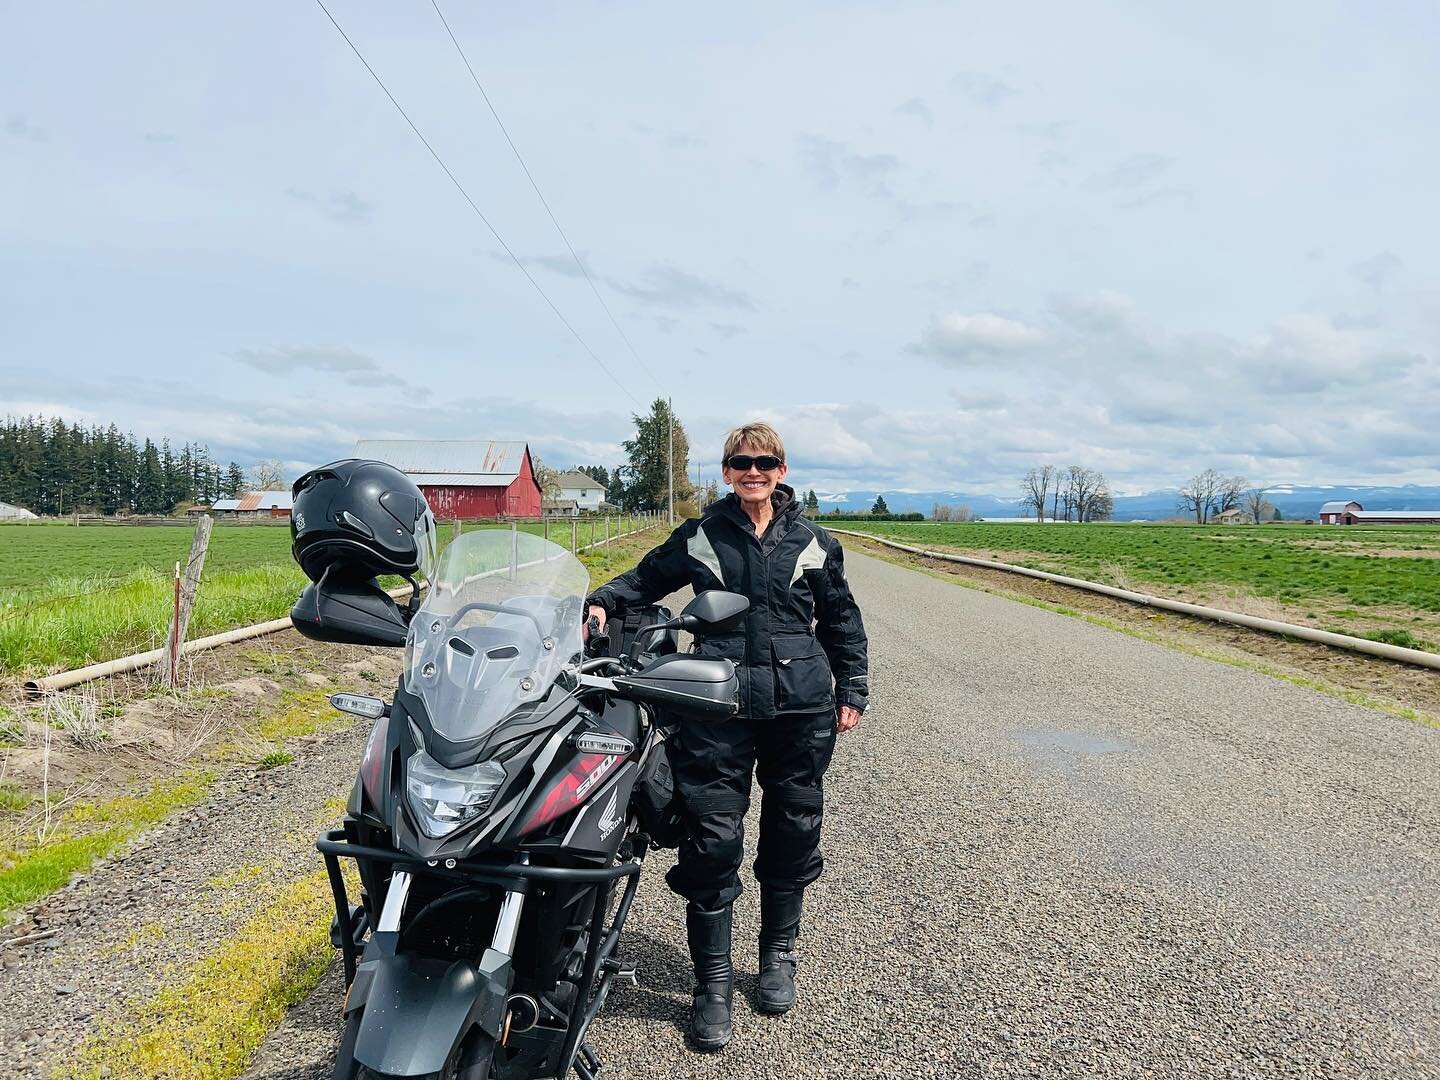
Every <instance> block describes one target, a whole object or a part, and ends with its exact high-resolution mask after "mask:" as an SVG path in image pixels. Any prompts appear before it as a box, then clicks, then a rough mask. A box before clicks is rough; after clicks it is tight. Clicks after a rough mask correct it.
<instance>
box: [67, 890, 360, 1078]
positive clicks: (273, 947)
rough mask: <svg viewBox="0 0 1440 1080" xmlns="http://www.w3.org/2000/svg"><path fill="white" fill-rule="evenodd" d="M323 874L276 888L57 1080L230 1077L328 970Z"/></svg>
mask: <svg viewBox="0 0 1440 1080" xmlns="http://www.w3.org/2000/svg"><path fill="white" fill-rule="evenodd" d="M333 914H334V906H333V903H332V901H331V899H330V886H329V882H328V881H327V879H326V877H325V873H324V872H323V871H320V872H318V873H314V874H310V875H308V876H306V877H304V878H301V879H300V880H298V881H295V882H293V883H292V884H290V885H288V886H287V887H285V888H284V889H283V890H281V892H280V893H279V895H278V896H277V897H276V899H275V900H274V901H273V902H272V903H270V904H267V905H266V906H265V908H264V909H263V910H261V911H260V912H259V913H257V914H256V915H255V916H253V917H252V918H251V919H250V920H249V921H248V922H247V923H246V924H245V925H244V926H243V927H241V929H240V931H239V932H238V933H237V934H235V935H234V936H232V937H230V938H228V939H227V940H226V941H225V942H224V944H222V945H221V946H220V947H219V948H218V949H217V950H216V951H215V952H214V953H212V954H211V955H210V956H208V957H206V958H205V959H204V960H202V961H200V962H199V963H198V964H196V965H195V966H194V967H193V968H191V969H190V971H189V972H188V973H187V974H186V975H185V976H184V977H183V978H181V979H180V980H179V981H178V982H176V983H174V984H172V985H169V986H166V987H163V988H162V989H161V990H160V991H159V992H158V993H156V994H155V995H154V996H153V997H152V998H150V999H149V1000H148V1001H145V1002H143V1003H140V1004H138V1005H134V1006H131V1007H130V1009H129V1015H128V1016H127V1017H126V1018H125V1019H123V1020H120V1021H118V1022H112V1023H110V1024H107V1025H106V1026H105V1027H104V1028H103V1029H102V1030H101V1032H100V1033H99V1034H98V1035H96V1036H95V1037H94V1038H92V1039H90V1040H89V1041H88V1042H87V1043H85V1045H84V1046H82V1047H81V1048H80V1050H79V1052H78V1054H77V1057H76V1060H75V1061H74V1062H73V1063H72V1064H71V1066H70V1067H69V1068H67V1069H65V1070H63V1072H62V1075H64V1074H68V1075H70V1076H78V1077H87V1078H89V1077H95V1078H98V1077H101V1076H112V1075H113V1076H144V1077H154V1078H156V1080H161V1078H170V1077H176V1078H179V1077H185V1078H195V1080H223V1078H228V1077H233V1076H237V1075H239V1074H240V1073H241V1072H243V1071H244V1069H245V1067H246V1065H248V1064H249V1061H250V1058H251V1057H252V1056H253V1055H254V1053H255V1051H256V1050H257V1049H258V1048H259V1047H260V1044H261V1043H262V1042H263V1041H264V1040H265V1036H266V1035H268V1034H269V1033H270V1031H271V1029H272V1028H274V1026H275V1025H276V1024H277V1023H278V1022H279V1021H280V1019H281V1017H283V1016H284V1015H285V1010H286V1009H288V1008H289V1007H290V1006H291V1005H294V1004H295V1003H296V1002H298V1001H300V1000H302V999H303V998H304V997H305V996H306V995H307V994H308V993H310V991H311V990H313V989H314V988H315V985H316V984H317V983H318V982H319V981H320V976H321V975H323V974H324V972H325V968H326V967H327V966H328V965H329V963H330V961H331V958H332V953H333V951H334V950H333V949H332V947H331V945H330V933H329V926H330V918H331V916H332V915H333Z"/></svg>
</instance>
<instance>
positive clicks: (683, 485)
mask: <svg viewBox="0 0 1440 1080" xmlns="http://www.w3.org/2000/svg"><path fill="white" fill-rule="evenodd" d="M631 419H632V420H634V421H635V437H634V438H633V439H627V440H626V441H625V452H626V453H627V454H629V455H630V463H629V465H628V466H626V467H625V468H627V469H628V473H627V476H626V484H625V497H626V499H627V500H628V502H627V503H626V504H624V505H625V509H627V510H663V509H665V507H666V505H667V500H668V499H669V494H670V479H671V478H672V477H673V479H674V484H675V502H676V503H677V504H679V503H681V502H683V501H685V500H687V499H690V498H692V497H693V494H694V493H693V491H692V489H691V485H690V480H689V477H688V475H687V474H688V473H689V470H690V438H689V436H688V435H686V434H685V428H684V427H683V426H682V425H681V424H680V422H679V421H678V420H675V421H673V422H674V439H675V452H674V456H673V459H671V460H670V463H669V464H670V472H669V475H668V476H667V474H666V459H667V457H670V454H669V440H670V425H671V422H672V416H671V412H670V406H669V404H668V403H667V402H666V401H665V399H664V398H656V399H655V402H654V404H652V405H651V406H650V413H649V415H647V416H632V417H631Z"/></svg>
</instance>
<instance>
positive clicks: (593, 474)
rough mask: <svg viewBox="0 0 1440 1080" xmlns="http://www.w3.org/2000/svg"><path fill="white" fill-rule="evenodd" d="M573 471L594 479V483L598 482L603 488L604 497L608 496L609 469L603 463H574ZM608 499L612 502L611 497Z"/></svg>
mask: <svg viewBox="0 0 1440 1080" xmlns="http://www.w3.org/2000/svg"><path fill="white" fill-rule="evenodd" d="M575 471H576V472H581V473H584V474H585V475H586V476H588V477H590V479H591V480H594V481H595V483H597V484H599V485H600V486H601V487H602V488H604V489H605V492H606V497H607V498H608V497H609V492H610V470H609V469H607V468H605V466H604V465H576V466H575ZM610 501H611V502H614V500H613V499H611V500H610Z"/></svg>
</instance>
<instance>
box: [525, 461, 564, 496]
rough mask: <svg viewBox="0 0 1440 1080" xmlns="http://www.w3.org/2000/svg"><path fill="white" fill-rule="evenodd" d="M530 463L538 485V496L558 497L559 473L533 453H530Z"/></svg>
mask: <svg viewBox="0 0 1440 1080" xmlns="http://www.w3.org/2000/svg"><path fill="white" fill-rule="evenodd" d="M530 464H531V466H532V467H533V468H534V470H535V483H536V484H538V485H539V487H540V497H541V498H542V499H558V498H559V497H560V474H559V473H558V472H556V471H555V470H554V469H552V468H550V466H549V465H546V464H545V462H543V461H541V460H540V458H539V457H538V456H537V455H535V454H531V455H530Z"/></svg>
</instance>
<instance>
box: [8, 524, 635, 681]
mask: <svg viewBox="0 0 1440 1080" xmlns="http://www.w3.org/2000/svg"><path fill="white" fill-rule="evenodd" d="M639 523H640V522H639V519H636V518H612V519H611V523H610V524H611V530H612V535H614V534H617V533H619V532H622V531H626V530H629V529H632V528H635V527H637V526H638V525H639ZM496 527H497V526H492V525H486V524H483V523H481V524H467V525H466V526H465V529H466V531H471V530H473V529H476V528H496ZM498 527H499V528H509V526H508V525H502V526H498ZM520 528H521V529H522V530H523V531H524V532H526V533H530V534H533V535H537V536H538V535H543V534H544V532H545V529H546V526H545V525H544V524H543V523H524V524H521V525H520ZM576 528H577V536H578V542H579V543H580V544H581V545H584V544H587V543H592V542H599V541H603V540H604V537H605V520H604V519H603V518H582V519H579V520H578V521H577V522H576ZM549 531H550V536H551V539H552V540H554V541H555V542H556V543H558V544H560V545H561V546H562V547H568V546H569V543H570V523H569V522H567V521H556V522H552V523H551V524H550V526H549ZM452 535H453V529H452V528H450V527H442V528H441V530H440V536H441V540H442V541H448V540H449V539H450V537H451V536H452ZM647 535H653V534H647ZM190 540H191V533H190V531H189V530H188V529H180V528H175V527H173V526H164V525H154V526H144V525H136V526H127V527H123V528H122V527H115V528H99V527H92V528H78V529H77V528H74V527H73V526H65V525H34V526H28V527H25V528H8V529H3V530H0V552H3V555H4V558H3V559H0V671H9V672H12V673H24V674H32V673H35V672H38V671H46V670H55V669H60V670H65V669H69V668H75V667H80V666H82V665H85V664H91V663H96V662H98V661H102V660H110V659H113V658H115V657H118V656H125V655H128V654H130V653H134V652H142V651H144V650H146V649H156V648H160V647H161V646H162V645H163V644H164V642H165V634H166V633H167V631H168V628H169V625H170V615H171V611H172V608H173V605H174V580H173V579H174V564H175V560H177V559H183V558H185V557H186V555H187V554H188V553H189V548H190ZM289 545H290V534H289V530H288V529H283V528H272V527H260V526H256V527H251V528H235V527H231V528H226V527H224V526H220V527H217V528H216V529H215V531H214V532H213V534H212V536H211V540H210V550H209V553H208V554H207V556H206V561H205V575H204V580H203V582H202V584H201V587H200V592H199V596H198V598H197V600H196V603H195V610H194V613H193V614H192V616H191V620H190V629H189V634H188V636H189V637H190V638H196V637H204V636H205V635H207V634H214V633H219V632H221V631H223V630H229V629H233V628H234V627H237V626H248V625H250V624H252V623H258V622H265V621H268V620H270V619H278V618H281V617H283V616H284V615H285V614H287V613H288V612H289V610H290V608H291V605H293V604H294V602H295V598H296V596H298V595H299V593H300V590H301V589H302V588H304V586H305V576H304V575H303V574H302V573H301V572H300V569H299V568H298V567H297V566H296V565H295V564H294V562H293V561H292V560H291V558H290V546H289Z"/></svg>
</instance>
